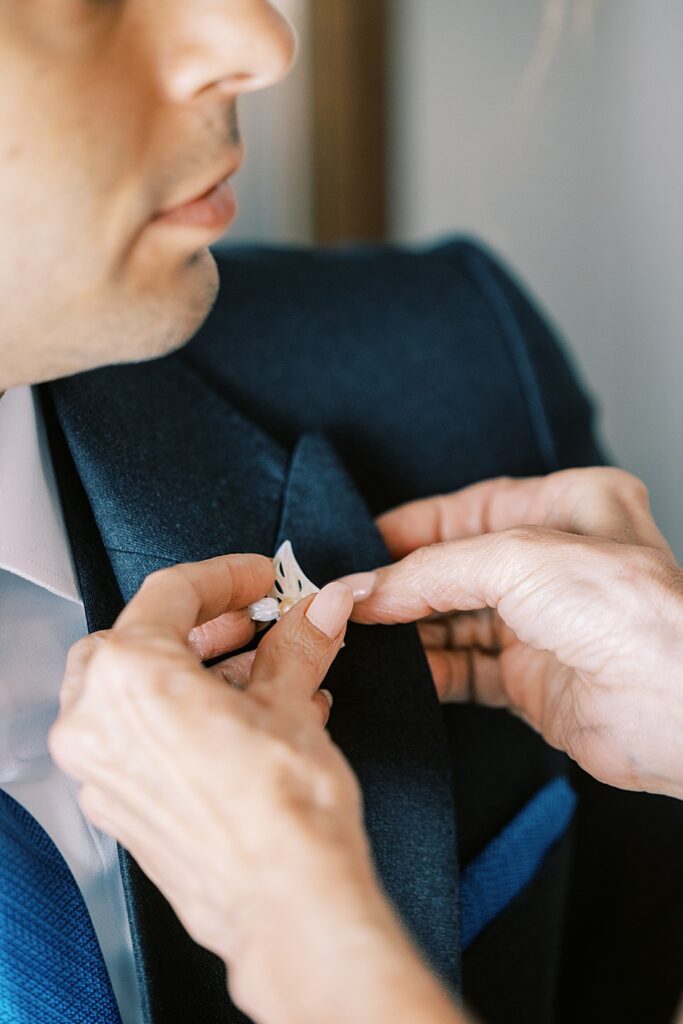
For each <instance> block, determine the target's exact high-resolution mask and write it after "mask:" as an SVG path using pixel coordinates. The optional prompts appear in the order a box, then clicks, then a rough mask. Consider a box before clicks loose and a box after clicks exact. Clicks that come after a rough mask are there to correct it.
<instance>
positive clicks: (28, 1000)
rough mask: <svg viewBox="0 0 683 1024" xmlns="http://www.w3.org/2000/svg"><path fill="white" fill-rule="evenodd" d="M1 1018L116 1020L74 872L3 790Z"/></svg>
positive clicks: (32, 1022) (1, 1021) (108, 1023)
mask: <svg viewBox="0 0 683 1024" xmlns="http://www.w3.org/2000/svg"><path fill="white" fill-rule="evenodd" d="M0 1024H121V1018H120V1016H119V1011H118V1009H117V1006H116V1000H115V998H114V993H113V991H112V987H111V983H110V981H109V976H108V974H107V970H106V967H105V964H104V960H103V958H102V953H101V952H100V948H99V945H98V943H97V938H96V936H95V931H94V929H93V926H92V922H91V920H90V917H89V915H88V911H87V908H86V905H85V903H84V901H83V897H82V896H81V894H80V891H79V889H78V887H77V885H76V882H75V880H74V878H73V875H72V874H71V872H70V870H69V868H68V866H67V864H66V862H65V860H64V858H63V857H62V855H61V853H60V852H59V850H58V849H57V847H56V846H55V844H54V843H53V842H52V840H51V839H50V837H49V836H48V835H47V833H46V832H45V831H44V830H43V829H42V828H41V826H40V825H39V824H38V822H37V821H36V820H35V819H34V818H33V817H32V816H31V815H30V814H29V813H28V812H27V811H25V810H24V808H23V807H21V805H20V804H18V803H17V802H16V800H13V799H12V798H11V797H10V796H8V795H7V794H6V793H5V792H3V791H2V790H0Z"/></svg>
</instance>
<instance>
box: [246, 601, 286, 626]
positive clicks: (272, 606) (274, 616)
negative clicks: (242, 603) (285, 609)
mask: <svg viewBox="0 0 683 1024" xmlns="http://www.w3.org/2000/svg"><path fill="white" fill-rule="evenodd" d="M249 617H250V618H251V619H252V620H253V621H254V622H277V620H278V619H279V618H280V603H279V601H277V600H276V599H275V598H274V597H264V598H263V600H262V601H255V602H254V604H250V605H249Z"/></svg>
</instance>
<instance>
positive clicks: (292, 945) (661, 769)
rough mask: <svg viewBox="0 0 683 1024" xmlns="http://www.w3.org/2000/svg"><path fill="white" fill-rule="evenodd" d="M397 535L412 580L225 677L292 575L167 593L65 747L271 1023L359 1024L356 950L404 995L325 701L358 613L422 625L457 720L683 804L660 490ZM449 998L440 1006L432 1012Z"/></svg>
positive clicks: (318, 621) (680, 724)
mask: <svg viewBox="0 0 683 1024" xmlns="http://www.w3.org/2000/svg"><path fill="white" fill-rule="evenodd" d="M380 527H381V529H382V531H383V533H384V536H385V538H386V540H387V542H388V545H389V547H390V550H391V552H392V555H393V556H394V557H396V558H398V559H401V560H400V561H398V562H397V563H396V564H394V565H392V566H389V567H386V568H383V569H380V570H377V571H376V572H375V573H371V574H363V576H362V577H360V578H359V577H353V578H349V579H348V580H347V581H346V584H347V585H346V586H344V585H342V584H340V583H335V584H331V585H330V586H328V587H326V588H325V590H324V591H323V592H322V593H321V594H320V595H317V596H316V597H315V598H313V599H312V600H308V601H305V602H302V603H301V604H299V605H298V606H297V607H296V608H294V609H293V610H292V611H290V612H289V613H288V614H287V615H286V616H285V617H284V619H283V620H282V621H281V622H280V623H279V624H278V625H277V626H275V627H274V628H273V629H272V630H271V631H270V632H269V633H268V634H267V635H266V636H265V637H264V638H263V640H262V641H261V644H260V646H259V648H258V651H257V652H256V654H255V655H253V654H251V655H238V656H237V657H236V658H228V659H226V660H224V661H223V662H222V663H221V664H220V665H218V666H216V667H214V668H212V669H206V668H204V667H203V665H202V661H203V660H206V659H209V658H213V657H215V656H217V655H220V654H223V653H225V652H227V651H230V650H235V649H237V648H239V647H241V646H243V645H244V644H245V643H246V642H247V640H248V639H249V638H250V637H251V636H252V634H253V625H252V624H251V623H250V622H249V620H248V616H247V613H246V611H245V609H246V607H247V605H249V604H250V603H251V602H252V601H254V600H257V599H258V598H260V597H262V596H263V595H264V594H265V593H267V592H268V591H269V589H270V587H271V585H272V568H271V565H270V562H269V561H268V560H267V559H264V558H261V557H259V556H248V555H234V556H228V557H226V558H222V559H214V560H211V561H209V562H206V563H200V564H198V565H195V566H178V567H176V568H173V569H169V570H165V571H163V572H161V573H157V574H155V575H154V576H152V577H150V578H149V580H148V581H147V582H146V583H145V584H144V586H143V587H142V589H141V591H140V592H139V594H138V595H137V596H136V597H135V598H134V600H133V601H132V602H131V604H130V605H129V606H128V608H127V609H126V610H125V611H124V612H123V613H122V615H121V617H120V619H119V620H118V622H117V623H116V625H115V626H114V628H113V629H112V630H111V631H110V632H108V633H107V634H103V635H101V636H95V637H89V638H87V639H86V640H84V641H82V642H81V643H80V644H78V645H77V646H76V647H75V648H74V650H73V652H72V654H71V656H70V660H69V665H68V669H67V675H66V679H65V684H64V689H63V696H62V713H61V715H60V718H59V720H58V722H57V724H56V725H55V727H54V729H53V731H52V734H51V749H52V752H53V755H54V757H55V759H56V760H57V761H58V762H59V763H60V764H61V765H62V767H63V768H64V769H65V770H66V771H68V772H70V773H71V774H73V775H74V776H76V777H77V778H78V779H80V780H81V781H82V782H83V783H84V785H83V789H82V793H81V801H82V804H83V807H84V810H85V811H86V813H87V814H88V815H89V816H90V818H91V819H92V820H93V821H94V823H95V824H96V825H98V826H99V827H100V828H102V829H103V830H105V831H107V832H109V833H111V834H112V835H114V836H115V837H116V838H117V839H118V840H119V841H120V842H121V843H122V844H123V845H124V846H126V847H127V848H128V849H129V850H130V851H131V852H132V853H133V855H134V856H135V857H136V859H137V860H138V862H139V863H140V865H141V867H142V868H143V870H145V871H146V872H147V874H148V875H149V876H150V877H151V878H152V880H153V881H154V882H155V883H156V884H157V885H158V887H159V888H160V889H161V890H162V891H163V892H164V893H165V894H166V896H167V898H168V899H169V900H170V902H171V903H172V905H173V906H174V908H175V910H176V912H177V913H178V915H179V917H180V918H181V920H182V921H183V923H184V924H185V926H186V928H187V929H188V931H189V932H190V934H192V935H193V937H194V938H195V939H196V940H197V941H198V942H200V943H201V944H202V945H204V946H206V947H208V948H210V949H212V950H213V951H214V952H216V953H217V954H218V955H220V956H221V957H222V958H223V959H224V960H226V962H228V963H229V964H230V965H231V990H232V994H233V997H234V998H235V999H236V1001H238V1003H240V1005H241V1006H242V1007H243V1009H245V1011H246V1012H248V1013H250V1014H251V1015H252V1016H253V1017H255V1018H256V1019H259V1020H264V1021H268V1022H269V1024H270V1022H277V1021H280V1020H287V1019H289V1018H288V1016H287V1009H286V1008H287V1007H288V1006H292V1005H293V1004H292V1000H294V1002H295V1003H296V1011H295V1012H293V1013H292V1016H293V1017H294V1018H295V1019H297V1020H299V1021H305V1020H307V1019H311V1020H315V1019H320V1014H321V1013H323V1012H324V1013H325V1015H326V1019H330V1006H331V1005H332V1004H333V1005H335V1006H336V1007H337V1008H338V1009H339V1010H340V1011H341V1002H340V992H339V984H338V976H337V973H336V969H333V968H334V964H338V963H339V962H341V961H340V959H339V958H340V957H343V958H344V962H345V963H347V964H348V960H349V958H350V957H351V956H352V955H353V951H354V950H357V951H360V952H361V953H362V955H361V956H360V957H359V959H358V965H357V967H358V970H359V971H362V970H366V969H367V967H366V966H364V965H367V964H368V963H371V962H372V963H373V964H378V963H380V964H385V967H386V977H387V978H389V977H395V976H398V977H403V976H404V970H405V964H403V966H399V963H401V962H402V961H404V960H405V957H406V955H407V954H406V952H405V942H404V940H403V939H402V937H401V935H400V930H399V929H398V927H397V925H396V924H395V922H394V921H393V918H392V917H391V913H390V911H389V910H388V908H387V907H386V905H385V903H384V901H383V899H382V897H381V896H380V893H379V889H378V888H377V886H376V883H375V882H374V879H373V877H372V869H371V867H370V859H369V855H368V851H367V846H366V840H365V836H364V833H363V828H362V815H361V801H360V796H359V792H358V788H357V784H356V781H355V779H354V777H353V774H352V772H351V770H350V768H349V766H348V765H347V763H346V761H345V759H344V758H343V757H342V755H341V754H340V752H339V751H338V750H337V749H336V748H335V747H334V745H333V744H332V742H331V741H330V739H329V737H328V735H327V733H326V732H325V731H324V730H323V729H322V728H321V724H324V722H325V721H326V719H327V714H328V711H329V704H328V700H327V699H326V697H325V695H324V694H321V693H319V691H318V687H319V686H320V684H321V682H322V681H323V679H324V677H325V674H326V672H327V670H328V668H329V666H330V664H331V662H332V660H333V659H334V657H335V656H336V654H337V653H338V651H339V649H340V646H341V644H342V642H343V636H344V631H345V625H346V621H347V620H348V618H349V616H350V615H351V613H352V606H353V601H354V597H353V596H352V591H353V592H354V595H355V597H356V599H357V602H356V606H355V610H354V611H353V615H354V618H356V619H358V620H359V621H362V622H366V623H373V622H385V623H392V622H407V621H416V620H420V621H421V626H420V629H421V631H422V635H423V639H424V642H425V646H426V648H427V653H428V657H429V660H430V663H431V666H432V671H433V674H434V678H435V682H436V685H437V688H438V690H439V694H440V696H441V698H442V700H444V701H449V700H477V701H479V702H481V703H484V704H488V705H491V706H494V707H508V708H509V709H510V710H511V711H513V712H514V713H516V714H519V715H521V716H522V717H523V718H525V719H526V720H527V721H528V722H529V723H530V724H531V725H532V726H533V727H534V728H536V729H537V730H538V731H540V732H541V733H542V734H543V736H544V737H545V738H546V739H547V740H548V741H549V742H550V743H552V744H553V745H554V746H557V747H559V748H560V749H563V750H566V751H567V752H568V753H569V754H570V755H571V756H572V757H574V758H575V759H576V760H577V761H578V762H579V763H580V764H581V765H582V766H583V767H584V768H586V769H587V770H588V771H589V772H591V773H592V774H593V775H595V776H596V777H598V778H600V779H602V780H603V781H605V782H608V783H611V784H613V785H617V786H622V787H625V788H633V789H647V790H650V791H653V792H665V793H670V794H672V795H678V796H683V765H681V763H680V754H679V750H680V747H681V744H680V737H681V735H682V734H683V700H682V693H683V669H682V667H681V666H683V576H682V574H681V571H680V569H679V567H678V565H677V564H676V561H675V559H674V557H673V555H672V553H671V551H670V549H669V547H668V545H667V544H666V541H665V540H664V538H663V537H662V535H661V534H660V533H659V531H658V529H657V527H656V526H655V524H654V522H653V520H652V517H651V515H650V511H649V506H648V501H647V495H646V492H645V489H644V488H643V486H642V484H640V483H639V482H638V481H636V480H635V479H634V478H633V477H630V476H629V475H628V474H625V473H622V472H620V471H616V470H608V469H597V470H579V471H568V472H565V473H559V474H555V475H553V476H550V477H547V478H544V479H539V480H526V481H510V480H501V481H493V482H489V483H486V484H481V485H477V486H475V487H473V488H469V489H467V490H465V491H463V492H460V493H458V494H455V495H452V496H450V497H440V498H436V499H432V500H429V501H426V502H417V503H415V504H412V505H408V506H405V507H403V508H402V509H399V510H397V511H395V512H392V513H389V514H388V515H386V516H384V517H383V518H382V519H381V520H380ZM226 681H227V683H230V684H232V685H226ZM370 684H371V681H370V683H369V685H370ZM283 936H286V938H284V940H283ZM321 936H328V937H329V939H328V940H327V941H328V942H329V943H334V948H324V947H323V948H321ZM387 936H391V938H390V941H387ZM284 946H287V948H286V949H285V948H284ZM370 950H372V951H373V955H368V954H369V951H370ZM398 950H403V952H402V953H401V954H400V955H399V953H397V951H398ZM397 958H398V959H397ZM312 963H315V964H316V965H317V966H316V967H315V968H314V971H315V975H316V982H317V985H313V986H311V964H312ZM264 972H265V973H266V974H267V976H268V977H269V985H268V986H267V990H266V987H265V986H264V985H263V983H262V978H263V977H264ZM328 975H329V976H328ZM418 975H419V972H418ZM430 984H431V982H430V981H428V980H425V978H424V975H422V976H421V981H420V983H419V984H418V988H420V986H425V985H426V986H427V988H429V985H430ZM357 988H358V989H360V988H362V986H357ZM385 988H388V989H390V990H395V989H396V986H395V985H393V986H391V985H389V986H385ZM399 991H400V998H401V1001H402V1002H401V1006H402V1007H403V1008H402V1009H401V1010H400V1013H401V1014H403V1013H404V1010H405V1008H406V1007H407V1006H409V1002H410V1000H409V998H408V996H407V995H406V986H405V985H403V986H401V985H399ZM302 993H306V995H302ZM365 995H367V992H366V993H365ZM350 997H351V994H350V993H345V998H350ZM302 998H306V999H310V1000H311V1004H310V1006H309V1007H303V1006H302V1005H301V999H302ZM439 998H440V997H439V996H438V995H436V994H435V990H433V989H432V990H431V992H427V993H425V991H421V992H420V995H419V998H418V997H417V995H416V1005H417V1006H422V1007H423V1008H424V1005H425V1000H429V999H432V1000H436V1001H437V1002H438V1000H439ZM316 1000H318V1001H316ZM377 1007H378V1004H375V1010H377ZM307 1009H308V1010H310V1013H307V1012H306V1010H307ZM442 1010H443V1007H442ZM443 1012H444V1013H445V1012H446V1011H445V1010H443ZM359 1013H360V1009H359V1008H358V1007H349V1008H348V1013H347V1014H345V1015H340V1017H339V1019H340V1020H343V1019H357V1020H360V1019H361V1018H360V1017H359V1016H358V1014H359ZM398 1013H399V1009H398V1008H397V1007H393V1008H391V1010H390V1009H389V1008H387V1013H386V1016H387V1019H393V1020H397V1021H398V1020H399V1019H403V1018H402V1016H401V1017H399V1016H397V1014H398ZM450 1013H451V1011H450V1009H449V1010H448V1014H450ZM392 1014H393V1016H392ZM376 1019H382V1017H381V1016H380V1015H379V1014H377V1015H376ZM425 1019H429V1018H428V1017H427V1018H425ZM435 1019H436V1018H435ZM439 1019H441V1018H439ZM443 1019H459V1018H457V1017H451V1016H449V1017H443Z"/></svg>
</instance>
